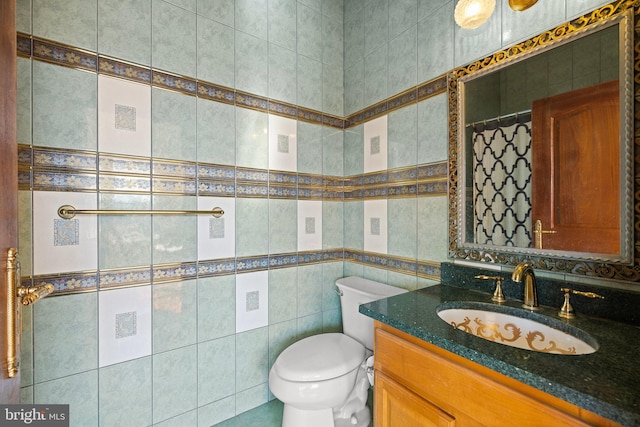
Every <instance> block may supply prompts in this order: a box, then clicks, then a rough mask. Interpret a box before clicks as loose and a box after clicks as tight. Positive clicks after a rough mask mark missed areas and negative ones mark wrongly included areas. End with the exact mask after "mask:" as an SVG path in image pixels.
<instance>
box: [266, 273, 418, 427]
mask: <svg viewBox="0 0 640 427" xmlns="http://www.w3.org/2000/svg"><path fill="white" fill-rule="evenodd" d="M336 285H337V286H338V290H339V291H338V292H339V294H340V303H341V305H342V325H343V330H344V333H342V334H339V333H327V334H319V335H315V336H311V337H308V338H304V339H302V340H300V341H298V342H296V343H294V344H292V345H291V346H289V347H288V348H286V349H285V350H284V351H283V352H282V353H281V354H280V356H278V358H277V359H276V361H275V363H274V364H273V367H272V368H271V372H269V388H270V389H271V392H272V393H273V394H274V396H276V397H277V398H278V399H279V400H280V401H281V402H283V403H284V412H283V414H282V427H342V426H359V427H361V426H368V425H369V422H370V421H371V412H370V411H369V408H368V407H367V406H366V403H367V396H368V391H369V387H370V386H371V384H372V380H373V373H372V370H371V369H370V370H369V372H367V368H368V367H369V368H372V367H373V357H371V356H372V354H373V352H372V349H373V319H371V318H369V317H367V316H364V315H363V314H360V313H359V312H358V308H359V306H360V304H364V303H366V302H370V301H375V300H378V299H382V298H387V297H390V296H393V295H398V294H401V293H404V292H407V291H406V290H404V289H400V288H396V287H393V286H389V285H385V284H382V283H378V282H374V281H372V280H367V279H362V278H360V277H353V276H352V277H345V278H342V279H338V281H336Z"/></svg>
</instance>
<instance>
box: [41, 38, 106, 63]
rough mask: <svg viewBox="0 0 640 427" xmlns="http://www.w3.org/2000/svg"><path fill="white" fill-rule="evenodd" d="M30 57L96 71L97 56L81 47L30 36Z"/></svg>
mask: <svg viewBox="0 0 640 427" xmlns="http://www.w3.org/2000/svg"><path fill="white" fill-rule="evenodd" d="M31 43H32V57H33V58H36V59H38V60H40V61H45V62H50V63H52V64H56V65H62V66H65V67H71V68H77V69H81V70H87V71H93V72H97V69H98V56H97V55H96V54H95V53H91V52H88V51H86V50H83V49H78V48H74V47H71V46H67V45H64V44H62V43H56V42H52V41H49V40H44V39H39V38H35V37H32V38H31Z"/></svg>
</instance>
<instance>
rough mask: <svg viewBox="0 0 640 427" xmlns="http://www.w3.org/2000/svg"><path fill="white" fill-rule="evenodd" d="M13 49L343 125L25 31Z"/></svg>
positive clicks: (329, 117)
mask: <svg viewBox="0 0 640 427" xmlns="http://www.w3.org/2000/svg"><path fill="white" fill-rule="evenodd" d="M16 50H17V54H18V55H19V56H21V57H25V58H33V59H37V60H40V61H45V62H50V63H52V64H57V65H62V66H66V67H71V68H78V69H83V70H88V71H93V72H96V73H100V74H105V75H109V76H112V77H118V78H123V79H127V80H131V81H135V82H138V83H145V84H151V85H152V86H154V87H159V88H164V89H168V90H173V91H177V92H180V93H183V94H186V95H191V96H197V97H200V98H203V99H208V100H211V101H216V102H223V103H225V104H231V105H235V106H238V107H244V108H250V109H254V110H258V111H261V112H264V113H272V114H278V115H281V116H284V117H289V118H292V119H298V120H301V121H306V122H309V123H315V124H320V125H325V126H331V127H334V128H337V129H344V125H345V120H344V119H343V118H340V117H337V116H333V115H330V114H324V113H322V112H318V111H314V110H310V109H306V108H303V107H298V106H295V105H290V104H287V103H285V102H281V101H277V100H271V99H269V98H265V97H261V96H257V95H252V94H249V93H245V92H242V91H238V90H235V89H231V88H227V87H224V86H220V85H216V84H213V83H209V82H204V81H198V80H197V79H195V78H191V77H187V76H179V75H175V74H172V73H169V72H166V71H161V70H155V69H152V68H150V67H147V66H143V65H137V64H133V63H129V62H126V61H121V60H117V59H115V58H111V57H108V56H103V55H99V54H97V53H95V52H90V51H87V50H84V49H80V48H76V47H73V46H68V45H65V44H62V43H58V42H55V41H52V40H46V39H42V38H38V37H34V36H32V35H29V34H24V33H18V34H17V49H16Z"/></svg>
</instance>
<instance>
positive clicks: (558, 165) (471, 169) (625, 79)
mask: <svg viewBox="0 0 640 427" xmlns="http://www.w3.org/2000/svg"><path fill="white" fill-rule="evenodd" d="M638 3H639V2H638V1H637V0H618V1H616V2H614V3H611V4H608V5H605V6H603V7H600V8H598V9H596V10H594V11H592V12H590V13H587V14H585V15H583V16H581V17H579V18H576V19H574V20H572V21H570V22H566V23H564V24H562V25H559V26H557V27H555V28H553V29H550V30H548V31H546V32H544V33H541V34H540V35H538V36H536V37H533V38H531V39H529V40H526V41H524V42H522V43H519V44H517V45H514V46H511V47H509V48H507V49H504V50H501V51H499V52H497V53H495V54H493V55H491V56H489V57H486V58H484V59H482V60H479V61H476V62H474V63H471V64H469V65H467V66H465V67H461V68H457V69H455V70H453V71H452V72H451V73H450V75H449V78H448V96H449V178H450V180H449V181H450V182H449V256H450V257H451V258H454V259H462V260H471V261H480V262H489V263H498V264H503V265H514V266H515V265H516V264H518V263H519V262H521V261H522V260H524V259H529V260H531V261H533V262H534V264H535V265H536V268H537V269H541V270H547V271H553V272H561V273H568V274H578V275H585V276H594V277H602V278H610V279H616V280H624V281H640V265H639V264H638V262H637V260H638V257H637V248H636V246H637V245H636V244H635V230H636V228H637V224H640V208H639V206H640V201H639V199H640V183H638V182H636V180H635V179H634V170H636V169H635V167H634V166H635V159H634V147H635V144H636V143H637V141H636V137H635V135H637V134H638V132H640V129H636V128H637V127H640V126H637V125H636V124H635V120H634V111H636V105H637V104H636V98H637V97H638V93H639V92H638V89H637V87H636V86H637V83H638V81H639V80H640V77H639V73H640V60H639V58H638V55H639V53H638V46H639V45H638V40H639V39H640V37H638V35H637V34H636V33H635V28H634V24H635V21H636V20H637V19H638V14H639V8H640V5H639V4H638ZM541 70H546V71H541ZM523 76H524V77H523ZM527 77H528V78H527ZM594 99H595V101H594ZM569 102H570V103H571V105H570V104H569ZM576 103H578V105H577V106H576ZM603 108H604V109H603ZM604 118H607V119H606V120H604ZM550 123H552V124H553V125H550ZM570 138H571V139H570ZM561 141H562V142H564V144H563V143H561ZM606 141H609V142H608V143H607V142H606ZM554 150H555V151H554ZM585 206H586V207H585ZM589 227H591V228H593V230H590V231H589V232H591V233H592V234H588V233H587V232H586V231H585V230H586V228H589ZM571 233H573V234H571ZM605 237H606V238H605ZM605 240H606V241H607V242H608V243H607V244H605V243H604V242H605Z"/></svg>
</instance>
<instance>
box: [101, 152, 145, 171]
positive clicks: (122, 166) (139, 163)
mask: <svg viewBox="0 0 640 427" xmlns="http://www.w3.org/2000/svg"><path fill="white" fill-rule="evenodd" d="M98 170H99V172H100V173H115V174H126V175H146V176H149V175H151V159H150V158H142V157H125V156H118V155H114V154H104V153H98Z"/></svg>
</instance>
